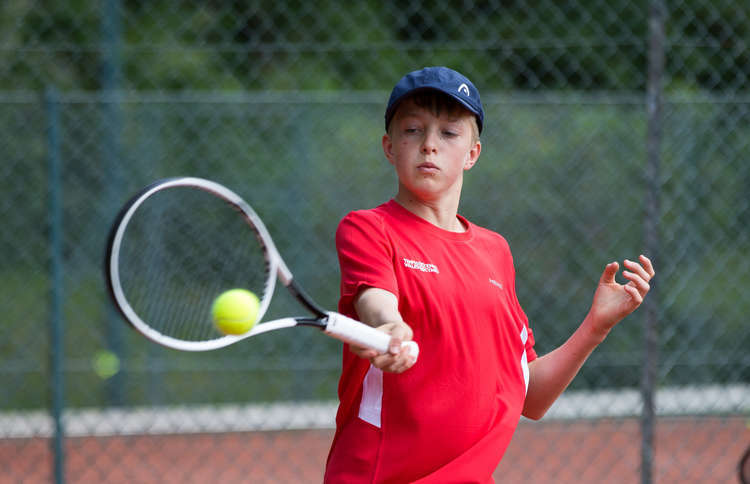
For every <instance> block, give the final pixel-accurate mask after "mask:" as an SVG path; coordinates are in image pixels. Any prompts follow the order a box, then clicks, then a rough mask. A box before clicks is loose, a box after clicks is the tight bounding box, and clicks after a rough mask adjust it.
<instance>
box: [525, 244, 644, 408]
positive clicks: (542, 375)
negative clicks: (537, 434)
mask: <svg viewBox="0 0 750 484" xmlns="http://www.w3.org/2000/svg"><path fill="white" fill-rule="evenodd" d="M639 259H640V261H639V262H640V263H637V262H632V261H628V260H626V261H625V262H624V264H623V265H624V266H625V269H626V270H625V271H623V274H622V275H623V277H625V279H627V280H628V281H629V282H628V283H627V284H625V285H622V284H618V283H617V282H616V281H615V274H617V270H618V268H619V264H618V263H617V262H612V263H610V264H608V265H607V267H605V269H604V273H603V274H602V277H601V279H600V280H599V285H598V287H597V289H596V292H595V294H594V301H593V302H592V303H591V309H590V310H589V313H588V314H587V315H586V318H584V320H583V322H582V323H581V325H580V326H579V327H578V329H577V330H576V331H575V332H574V333H573V335H571V337H570V338H569V339H568V340H567V341H566V342H565V343H563V344H562V345H561V346H560V347H558V348H557V349H555V350H554V351H552V352H550V353H548V354H546V355H544V356H541V357H539V358H537V359H535V360H534V361H532V362H531V363H529V389H528V391H527V393H526V400H525V402H524V408H523V415H524V416H525V417H528V418H531V419H534V420H536V419H540V418H542V416H543V415H544V414H545V413H546V412H547V410H548V409H549V407H551V406H552V403H554V401H555V400H556V399H557V397H559V396H560V394H561V393H562V392H563V391H564V390H565V388H567V386H568V385H569V384H570V382H571V381H572V380H573V378H574V377H575V376H576V374H577V373H578V371H579V370H580V369H581V366H583V363H584V362H585V361H586V359H587V358H588V356H589V355H590V354H591V352H592V351H594V349H595V348H596V347H597V346H598V345H599V343H601V342H602V341H604V338H606V337H607V334H609V332H610V330H611V329H612V328H613V327H614V326H615V325H616V324H617V323H618V322H620V321H621V320H622V319H623V318H624V317H625V316H627V315H628V314H630V313H632V312H633V311H634V310H635V309H636V308H637V307H638V306H640V304H641V303H642V302H643V298H644V297H645V296H646V294H647V293H648V291H649V289H650V286H649V281H650V280H651V278H653V277H654V274H655V272H654V268H653V266H652V264H651V261H650V260H649V259H648V258H647V257H646V256H643V255H641V256H640V257H639Z"/></svg>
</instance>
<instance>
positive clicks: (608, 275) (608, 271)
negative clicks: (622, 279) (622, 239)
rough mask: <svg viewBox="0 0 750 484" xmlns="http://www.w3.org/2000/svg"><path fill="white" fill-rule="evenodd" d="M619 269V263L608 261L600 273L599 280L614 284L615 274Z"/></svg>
mask: <svg viewBox="0 0 750 484" xmlns="http://www.w3.org/2000/svg"><path fill="white" fill-rule="evenodd" d="M619 269H620V264H618V263H617V262H610V263H609V264H607V267H605V268H604V272H603V273H602V277H601V279H600V280H599V282H600V283H602V284H614V282H615V274H617V271H618V270H619Z"/></svg>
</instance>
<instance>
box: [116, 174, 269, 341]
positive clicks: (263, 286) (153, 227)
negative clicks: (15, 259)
mask: <svg viewBox="0 0 750 484" xmlns="http://www.w3.org/2000/svg"><path fill="white" fill-rule="evenodd" d="M279 264H283V262H281V259H280V257H279V255H278V251H277V250H276V248H275V246H274V245H273V241H272V240H271V237H270V235H269V234H268V231H267V229H266V228H265V226H264V225H263V222H262V221H261V219H260V217H258V215H257V214H256V213H255V211H254V210H253V209H252V208H251V207H250V206H249V205H248V204H247V203H246V202H245V201H244V200H243V199H242V198H241V197H240V196H239V195H237V194H236V193H234V192H232V191H231V190H229V189H228V188H226V187H224V186H223V185H220V184H218V183H216V182H212V181H210V180H205V179H201V178H195V177H181V178H171V179H165V180H160V181H157V182H155V183H153V184H151V185H149V186H148V187H146V188H144V189H143V190H141V191H140V192H139V193H138V194H136V195H135V196H134V197H132V198H131V199H130V200H129V201H128V202H127V203H126V204H125V206H124V207H123V208H122V210H121V211H120V213H119V214H118V216H117V218H116V220H115V222H114V224H113V226H112V229H111V231H110V235H109V241H108V244H107V254H106V261H105V273H106V274H105V275H106V279H107V283H108V287H109V291H110V294H111V296H112V299H113V301H114V302H115V305H116V306H117V308H118V310H119V311H120V313H121V314H122V315H123V317H124V318H125V320H126V321H127V322H128V323H130V325H131V326H132V327H133V328H135V329H136V330H138V331H139V332H140V333H142V334H143V335H144V336H146V337H148V338H149V339H151V340H152V341H154V342H156V343H158V344H161V345H163V346H167V347H170V348H174V349H178V350H184V351H205V350H211V349H216V348H221V347H224V346H227V345H229V344H232V343H234V342H236V341H238V340H240V339H243V338H245V337H247V336H249V335H250V333H246V334H244V335H224V334H222V333H220V332H219V331H218V330H217V329H216V328H215V327H214V325H213V321H212V318H211V305H212V304H213V301H214V299H215V298H216V297H217V296H218V295H219V294H221V293H222V292H224V291H226V290H228V289H233V288H238V287H239V288H244V289H247V290H250V291H252V292H254V293H255V294H256V295H257V296H258V298H259V300H260V308H259V310H258V316H257V321H260V320H261V319H262V318H263V315H264V314H265V312H266V310H267V309H268V306H269V304H270V302H271V297H272V296H273V292H274V288H275V284H276V275H277V272H278V270H279ZM256 328H257V326H256ZM255 333H257V332H256V331H253V333H252V334H255Z"/></svg>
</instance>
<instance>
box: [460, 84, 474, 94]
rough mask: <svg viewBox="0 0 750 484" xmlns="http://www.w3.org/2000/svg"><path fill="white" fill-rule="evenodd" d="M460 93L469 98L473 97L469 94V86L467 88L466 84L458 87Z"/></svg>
mask: <svg viewBox="0 0 750 484" xmlns="http://www.w3.org/2000/svg"><path fill="white" fill-rule="evenodd" d="M458 92H460V93H463V94H465V95H466V96H468V97H471V93H469V86H467V85H466V83H463V84H461V85H460V86H458Z"/></svg>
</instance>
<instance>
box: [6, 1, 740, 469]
mask: <svg viewBox="0 0 750 484" xmlns="http://www.w3.org/2000/svg"><path fill="white" fill-rule="evenodd" d="M425 65H449V66H451V67H453V68H455V69H457V70H460V71H462V72H464V73H465V74H467V75H468V76H469V77H470V78H471V79H472V80H473V81H474V83H475V84H476V85H477V87H478V88H479V90H480V91H481V92H482V97H483V101H484V103H485V107H486V111H487V118H486V123H485V130H484V132H483V135H482V143H483V152H482V157H481V159H480V163H479V165H478V166H477V167H475V168H474V169H473V170H472V171H471V172H469V173H468V174H467V178H466V182H465V185H464V197H463V205H462V207H461V209H460V211H461V213H462V214H463V215H465V216H466V217H467V218H469V219H470V220H472V221H474V222H476V223H479V224H480V225H484V226H487V227H489V228H491V229H493V230H496V231H497V232H500V233H501V234H503V235H505V236H506V238H507V239H508V240H509V242H510V244H511V248H512V250H513V252H514V258H515V263H516V269H517V277H518V282H517V284H518V291H519V298H520V300H521V303H522V305H523V306H524V308H525V310H526V312H527V313H528V315H529V318H530V320H531V324H532V327H533V328H534V331H535V336H536V340H537V351H538V352H539V353H545V352H547V351H549V350H551V349H552V348H554V347H556V346H557V345H559V344H560V343H562V342H563V341H564V340H565V338H566V337H567V336H568V335H569V334H570V333H572V331H573V330H574V328H575V327H576V326H577V324H578V323H579V322H580V320H581V319H582V317H583V316H584V314H585V311H586V309H587V308H588V304H589V303H590V300H591V296H592V291H593V288H594V287H595V283H596V281H597V279H598V276H599V274H600V271H601V269H602V267H603V266H604V265H605V264H606V263H607V262H609V261H611V260H615V259H619V260H622V259H623V258H626V257H630V258H632V257H636V256H637V255H638V254H639V253H641V252H648V253H649V254H651V255H652V256H653V257H654V258H655V259H656V263H657V272H658V277H657V279H655V281H654V286H655V287H654V290H653V294H652V295H650V299H651V300H650V302H649V304H648V306H647V307H644V308H641V309H640V310H639V311H638V312H637V313H636V314H634V315H633V316H631V317H630V318H628V319H627V320H626V322H624V323H623V324H622V325H620V326H618V328H617V329H616V330H615V331H614V332H613V334H612V335H610V337H609V338H608V339H607V341H606V342H605V343H604V344H603V345H602V346H601V347H600V348H598V349H597V350H596V352H595V353H594V354H593V355H592V357H591V358H590V359H589V361H588V362H587V363H586V366H585V367H584V370H583V371H582V372H581V374H580V375H579V376H578V377H577V378H576V380H575V381H574V383H573V385H572V387H571V389H569V390H568V392H566V394H565V395H564V396H563V398H562V399H561V401H560V402H559V404H558V405H556V406H555V407H553V409H552V410H551V412H550V414H549V415H548V416H547V417H546V418H545V419H544V420H542V421H541V422H538V423H529V422H526V421H524V422H522V424H521V426H520V427H519V430H518V432H517V434H516V436H515V438H514V442H513V443H512V445H511V447H510V449H509V450H508V453H507V455H506V458H505V459H504V461H503V463H502V464H501V465H500V467H499V468H498V471H497V473H496V479H497V480H498V482H521V481H525V480H534V481H537V482H660V483H666V482H686V481H692V482H731V481H732V479H735V477H734V473H735V466H736V464H737V460H738V459H739V457H740V456H741V454H742V451H743V449H744V447H745V446H747V445H748V443H750V430H748V428H747V426H746V423H747V419H748V414H749V412H750V324H748V321H747V315H748V314H750V295H748V288H750V262H749V261H750V240H749V235H750V229H748V227H749V226H750V144H749V141H748V140H750V80H748V76H749V75H750V6H749V5H748V4H747V3H746V2H744V1H741V0H721V1H716V0H684V1H681V2H664V3H662V2H660V1H657V0H654V1H652V2H650V3H649V2H645V1H635V0H614V1H596V0H589V1H577V2H576V1H573V0H569V1H566V2H554V1H550V0H539V1H533V2H522V1H512V0H511V1H500V0H497V1H492V0H485V1H477V2H447V1H439V0H432V1H422V2H411V3H408V4H407V3H404V2H395V1H385V2H377V1H363V2H351V3H345V2H333V1H320V2H278V1H265V0H264V1H233V2H218V1H217V2H199V1H195V0H193V1H179V2H177V1H154V2H139V1H125V0H105V1H100V2H93V1H91V0H75V1H69V2H49V1H37V2H34V1H31V0H13V1H7V2H3V3H2V4H0V120H1V121H2V122H1V123H0V126H2V129H0V154H1V155H2V159H1V160H0V174H1V175H2V176H1V177H0V187H1V188H2V190H1V191H0V220H2V229H1V231H0V248H1V249H2V252H1V253H2V258H0V275H1V276H2V277H0V311H1V313H2V319H1V321H2V323H1V324H0V389H1V390H0V481H2V482H6V481H7V482H54V481H58V482H62V481H65V482H178V481H179V482H316V481H320V479H321V476H322V469H323V466H324V462H325V456H326V452H327V447H328V445H329V443H330V438H331V435H332V432H331V428H332V425H333V412H334V411H335V395H336V393H335V392H336V382H337V376H338V369H339V362H340V346H339V345H338V344H337V343H336V342H334V341H331V340H329V339H327V338H324V337H322V336H320V335H319V334H317V333H315V332H310V333H305V332H302V337H301V338H300V337H298V336H299V332H295V337H294V338H291V337H290V335H289V334H286V333H284V332H280V333H279V334H269V335H265V336H262V337H260V338H254V339H253V340H250V341H247V342H245V343H242V344H239V345H235V346H233V347H230V348H228V349H225V350H221V351H216V352H210V353H206V354H179V353H177V352H174V351H170V350H165V349H163V348H159V347H157V346H156V345H153V344H151V343H149V342H147V341H146V340H145V339H142V338H140V337H138V336H136V335H135V334H133V332H132V331H130V330H128V329H127V328H126V327H125V325H123V324H122V322H121V321H120V320H119V319H118V316H117V315H116V313H115V312H114V310H113V309H112V307H111V304H110V303H109V301H108V300H107V297H106V295H105V289H104V282H103V277H102V275H101V272H102V269H101V264H102V259H103V255H104V254H103V251H104V242H105V237H106V233H107V230H108V226H109V224H110V223H111V221H112V219H113V218H114V216H115V213H116V211H117V209H118V207H119V206H120V205H121V204H122V203H123V202H124V201H125V199H127V198H128V196H129V195H131V194H132V193H133V192H134V191H135V190H137V189H138V188H140V187H141V186H143V185H145V184H147V183H149V182H151V181H152V180H154V179H156V178H160V177H164V176H173V175H185V174H189V175H196V176H202V177H207V178H211V179H214V180H217V181H219V182H222V183H224V184H227V185H228V186H229V187H230V188H232V189H233V190H235V191H237V192H238V193H240V194H242V195H243V196H244V197H245V198H246V199H247V200H248V201H249V202H250V203H251V204H252V205H253V206H254V207H255V208H256V210H257V211H258V212H259V213H260V214H261V216H262V217H263V218H264V220H267V221H268V225H269V229H270V231H271V233H272V235H273V236H274V238H275V239H276V240H277V243H278V245H279V249H280V250H281V252H282V254H284V257H285V259H286V260H287V261H288V263H289V265H290V266H291V267H292V270H293V271H294V272H295V274H296V275H297V277H299V279H300V280H301V282H302V285H303V286H305V287H308V288H311V289H312V291H311V292H312V293H313V295H314V296H315V297H316V299H319V300H320V301H321V302H322V303H324V305H326V306H328V307H335V304H336V299H337V291H338V267H337V262H336V256H335V251H334V246H333V233H334V230H335V227H336V225H337V223H338V221H339V219H340V218H341V217H342V216H343V215H345V214H346V213H347V212H348V211H350V210H354V209H359V208H367V207H372V206H374V205H376V204H378V203H380V202H382V201H385V200H386V199H387V198H388V197H390V196H392V194H393V193H394V191H395V179H394V176H393V174H392V169H391V168H390V165H388V163H387V162H386V161H385V159H384V157H383V155H382V153H381V149H380V137H381V136H382V131H383V123H382V115H383V110H384V106H385V101H386V99H387V96H388V92H389V90H390V88H391V87H392V85H393V84H394V83H395V82H396V80H398V78H399V77H400V76H401V75H403V74H404V73H406V72H408V71H411V70H414V69H417V68H419V67H422V66H425ZM297 311H298V309H297V307H296V306H295V303H293V302H291V301H290V299H289V298H287V297H285V295H284V294H283V293H282V292H279V293H278V294H277V298H276V299H275V300H274V303H273V305H272V308H271V312H272V313H275V314H278V315H288V314H289V313H290V312H292V313H296V312H297Z"/></svg>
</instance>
